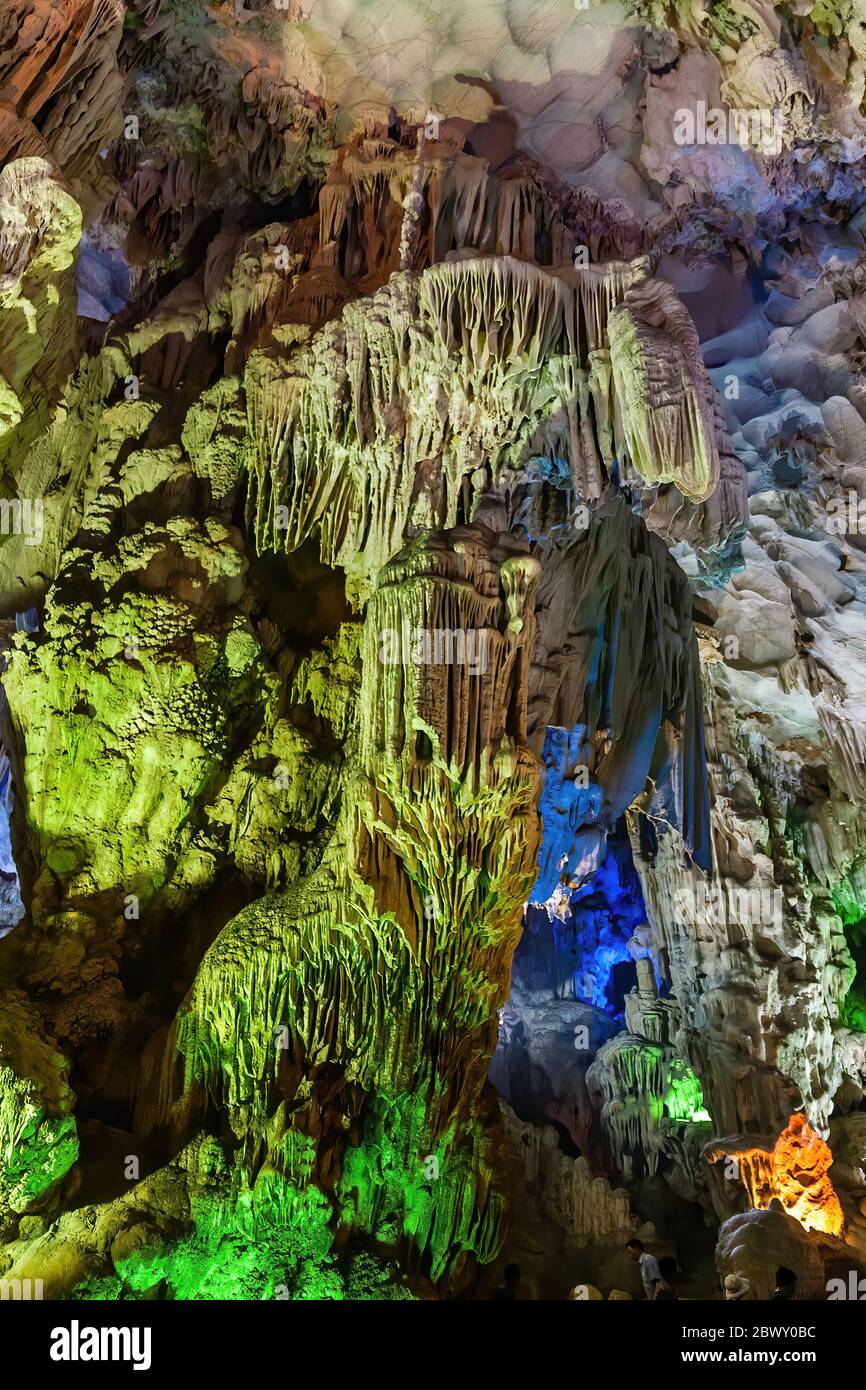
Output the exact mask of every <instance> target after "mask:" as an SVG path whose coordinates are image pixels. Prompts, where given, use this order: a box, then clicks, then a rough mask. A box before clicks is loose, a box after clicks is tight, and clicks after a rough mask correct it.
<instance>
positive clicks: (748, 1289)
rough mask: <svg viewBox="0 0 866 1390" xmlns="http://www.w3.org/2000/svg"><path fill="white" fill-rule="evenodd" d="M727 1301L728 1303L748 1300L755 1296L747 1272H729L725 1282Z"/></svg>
mask: <svg viewBox="0 0 866 1390" xmlns="http://www.w3.org/2000/svg"><path fill="white" fill-rule="evenodd" d="M724 1291H725V1301H726V1302H728V1303H742V1302H744V1301H745V1302H748V1301H749V1300H751V1299H752V1298H754V1294H753V1292H752V1286H751V1284H750V1283H749V1281H748V1279H747V1278H746V1276H745V1274H728V1275H726V1276H725V1283H724Z"/></svg>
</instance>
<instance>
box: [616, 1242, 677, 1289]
mask: <svg viewBox="0 0 866 1390" xmlns="http://www.w3.org/2000/svg"><path fill="white" fill-rule="evenodd" d="M625 1248H626V1252H627V1254H628V1257H629V1259H630V1260H633V1261H634V1263H635V1264H636V1265H638V1266H639V1268H640V1277H641V1279H642V1281H643V1289H644V1293H645V1294H646V1296H647V1298H649V1299H652V1301H653V1302H657V1301H659V1300H661V1299H665V1300H667V1299H669V1298H670V1297H671V1290H670V1285H669V1284H667V1283H666V1282H665V1279H664V1277H663V1276H662V1272H661V1269H660V1268H659V1262H658V1260H657V1259H656V1257H655V1255H651V1254H650V1253H649V1251H648V1250H644V1247H643V1241H642V1240H638V1239H637V1237H636V1236H635V1237H634V1238H633V1239H632V1240H630V1241H629V1242H628V1244H627V1245H626V1247H625Z"/></svg>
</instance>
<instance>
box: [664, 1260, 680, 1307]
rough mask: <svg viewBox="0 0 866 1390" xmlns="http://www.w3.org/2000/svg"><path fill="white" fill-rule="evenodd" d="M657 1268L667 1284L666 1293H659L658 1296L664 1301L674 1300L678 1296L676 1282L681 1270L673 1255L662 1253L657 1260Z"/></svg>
mask: <svg viewBox="0 0 866 1390" xmlns="http://www.w3.org/2000/svg"><path fill="white" fill-rule="evenodd" d="M659 1269H660V1270H661V1276H662V1279H663V1280H664V1282H665V1283H666V1284H667V1286H668V1292H667V1293H666V1294H659V1295H658V1296H659V1298H661V1299H663V1300H665V1301H670V1302H675V1301H676V1300H677V1299H678V1298H679V1296H680V1295H679V1289H678V1284H679V1277H680V1274H681V1273H682V1270H681V1269H680V1267H679V1265H678V1264H677V1262H676V1259H675V1257H674V1256H673V1255H662V1257H661V1259H660V1260H659Z"/></svg>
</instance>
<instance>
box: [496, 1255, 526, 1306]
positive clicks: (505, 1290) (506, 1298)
mask: <svg viewBox="0 0 866 1390" xmlns="http://www.w3.org/2000/svg"><path fill="white" fill-rule="evenodd" d="M493 1297H494V1299H495V1300H496V1301H497V1302H500V1301H502V1302H510V1301H512V1300H514V1301H519V1299H520V1265H513V1264H512V1265H506V1266H505V1269H504V1271H503V1275H502V1283H501V1284H498V1285H497V1286H496V1288H495V1289H494V1290H493Z"/></svg>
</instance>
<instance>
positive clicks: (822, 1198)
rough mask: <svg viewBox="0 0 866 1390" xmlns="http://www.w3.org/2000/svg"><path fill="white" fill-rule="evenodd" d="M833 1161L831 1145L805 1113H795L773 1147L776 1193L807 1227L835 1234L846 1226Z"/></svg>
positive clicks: (790, 1211) (807, 1228)
mask: <svg viewBox="0 0 866 1390" xmlns="http://www.w3.org/2000/svg"><path fill="white" fill-rule="evenodd" d="M832 1162H833V1155H832V1153H831V1152H830V1149H829V1147H828V1146H827V1144H825V1142H824V1140H823V1139H822V1138H821V1136H820V1135H819V1134H816V1133H815V1131H814V1130H813V1129H812V1128H811V1127H810V1125H809V1124H808V1123H807V1121H806V1117H805V1115H792V1116H791V1119H790V1121H789V1123H788V1127H787V1129H783V1130H782V1133H781V1134H780V1135H779V1138H778V1139H777V1140H776V1143H775V1147H774V1148H773V1158H772V1167H773V1187H774V1189H775V1196H777V1197H778V1198H779V1199H780V1200H781V1202H782V1205H783V1206H784V1208H785V1210H786V1211H787V1212H788V1213H789V1215H791V1216H794V1217H796V1219H797V1220H798V1221H799V1222H800V1223H801V1224H802V1225H803V1226H805V1227H806V1230H811V1231H825V1232H826V1233H827V1234H828V1235H833V1236H835V1235H838V1234H839V1233H840V1231H841V1230H842V1208H841V1206H840V1205H839V1198H838V1197H837V1196H836V1192H835V1189H834V1187H833V1184H832V1182H831V1181H830V1178H829V1177H828V1175H827V1169H828V1168H829V1167H830V1165H831V1163H832Z"/></svg>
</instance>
